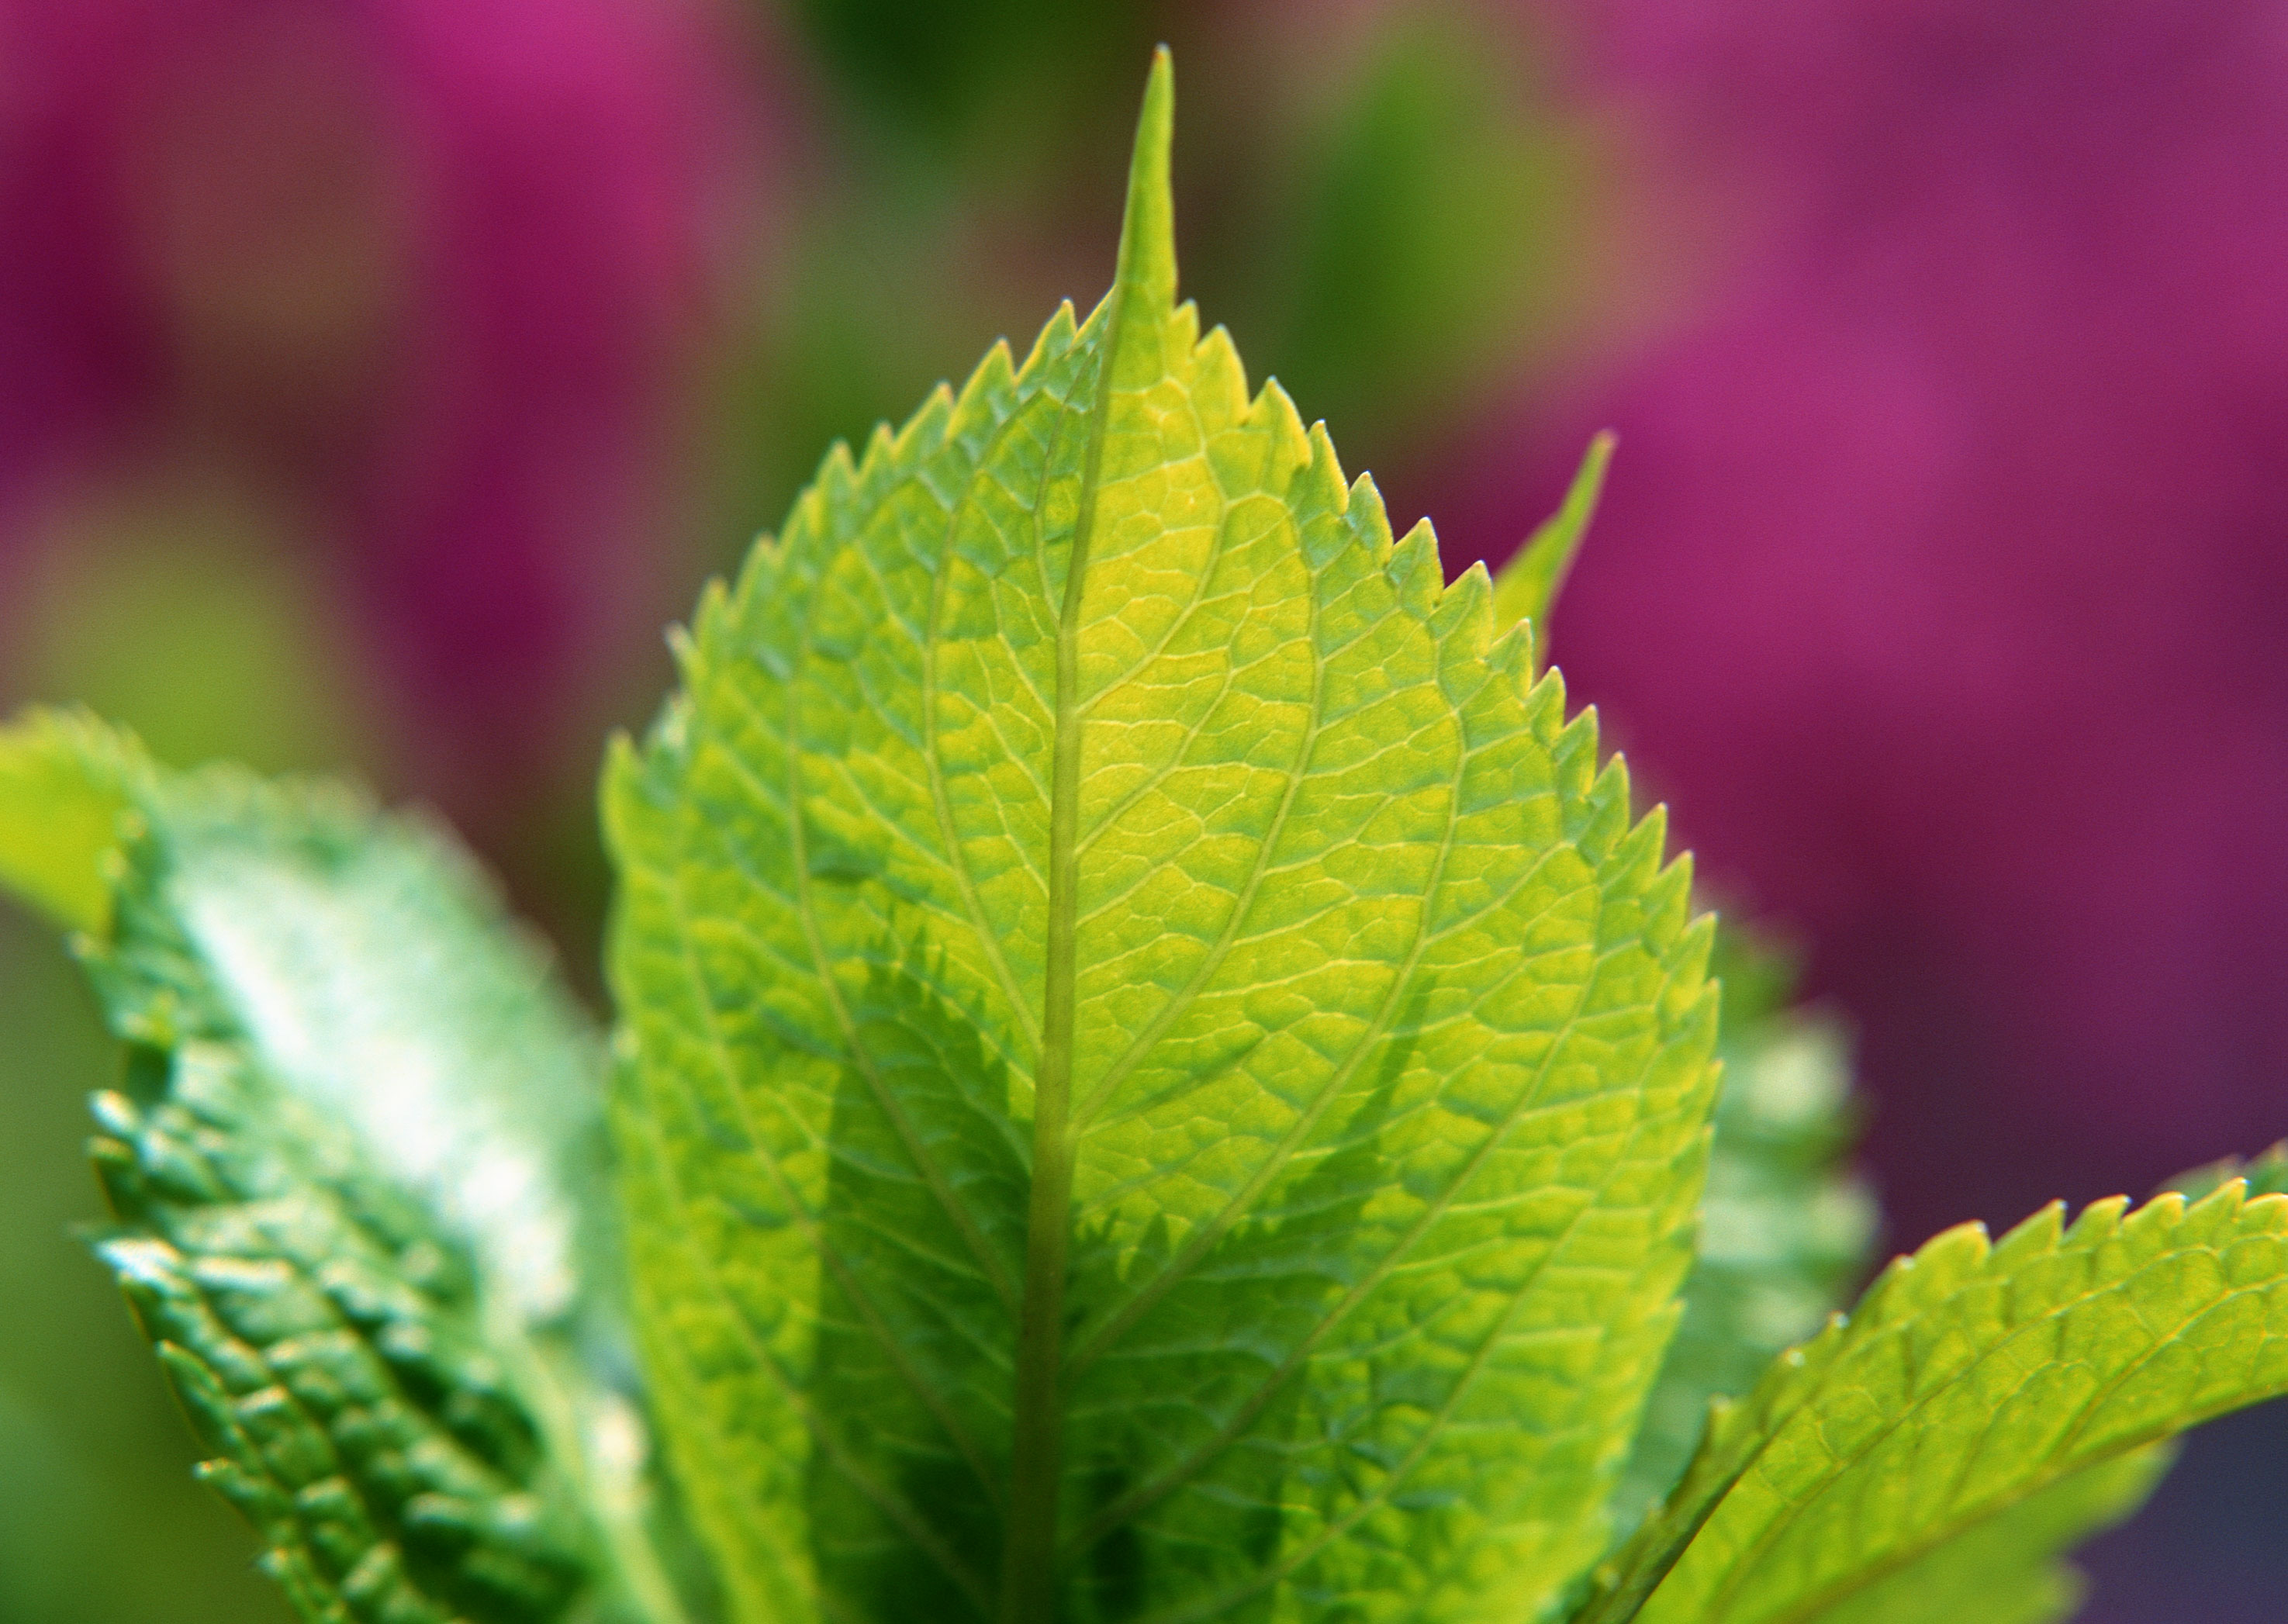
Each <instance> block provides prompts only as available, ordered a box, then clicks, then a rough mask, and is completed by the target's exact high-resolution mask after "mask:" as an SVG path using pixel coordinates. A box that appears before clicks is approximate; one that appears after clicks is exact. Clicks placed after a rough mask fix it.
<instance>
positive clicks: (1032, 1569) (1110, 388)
mask: <svg viewBox="0 0 2288 1624" xmlns="http://www.w3.org/2000/svg"><path fill="white" fill-rule="evenodd" d="M1139 248H1140V244H1138V243H1135V242H1132V237H1131V234H1130V233H1129V232H1125V231H1124V233H1123V234H1122V242H1121V253H1120V267H1119V272H1118V274H1117V276H1116V280H1115V281H1114V284H1113V290H1112V294H1111V297H1109V299H1108V301H1107V305H1108V307H1107V309H1106V311H1105V313H1104V329H1103V334H1102V337H1101V338H1100V341H1099V344H1098V348H1097V373H1096V377H1095V379H1094V380H1093V382H1094V388H1093V390H1092V400H1091V401H1090V411H1089V420H1088V440H1087V444H1086V446H1085V448H1084V450H1083V453H1082V458H1081V484H1080V492H1079V498H1080V499H1079V507H1078V511H1077V512H1076V515H1075V519H1074V524H1073V539H1072V548H1071V551H1070V552H1069V554H1068V555H1067V558H1066V563H1065V590H1064V601H1063V603H1062V604H1061V606H1060V607H1059V613H1058V616H1057V645H1056V661H1057V668H1056V700H1055V704H1056V712H1055V724H1054V731H1053V742H1052V745H1051V767H1050V791H1049V908H1048V912H1049V919H1048V931H1047V939H1046V942H1045V951H1044V953H1043V955H1042V956H1043V962H1042V974H1041V1028H1040V1030H1041V1040H1040V1045H1041V1046H1040V1057H1041V1061H1040V1068H1039V1070H1038V1071H1037V1073H1035V1074H1034V1086H1033V1166H1032V1186H1031V1192H1030V1197H1029V1202H1028V1207H1027V1215H1026V1225H1025V1274H1024V1284H1023V1287H1022V1295H1021V1307H1020V1310H1019V1318H1018V1327H1017V1351H1016V1359H1015V1361H1014V1363H1015V1367H1016V1374H1015V1383H1014V1392H1013V1395H1012V1398H1011V1404H1010V1412H1011V1427H1010V1435H1011V1436H1010V1462H1009V1496H1008V1506H1009V1512H1008V1520H1007V1523H1006V1525H1005V1528H1004V1531H1003V1538H1002V1576H1001V1617H1002V1620H1003V1621H1004V1624H1052V1620H1053V1618H1054V1614H1055V1608H1056V1550H1057V1505H1058V1500H1059V1498H1060V1492H1061V1487H1062V1483H1061V1479H1062V1475H1063V1431H1064V1401H1063V1394H1062V1392H1061V1387H1062V1382H1061V1381H1060V1380H1059V1376H1060V1367H1061V1365H1062V1363H1063V1359H1064V1312H1065V1311H1064V1295H1065V1275H1066V1266H1067V1253H1068V1250H1069V1242H1070V1240H1071V1229H1072V1185H1073V1161H1074V1152H1075V1140H1074V1137H1073V1133H1072V1129H1071V1115H1072V1093H1073V1089H1072V1081H1073V1060H1074V1047H1075V1046H1074V1036H1073V1034H1074V1026H1075V1021H1076V1016H1077V1012H1078V1011H1077V1005H1078V998H1077V993H1076V987H1077V980H1078V964H1079V955H1078V952H1077V948H1076V940H1075V938H1076V931H1077V924H1078V916H1079V897H1078V889H1079V878H1080V873H1079V868H1080V865H1079V851H1078V833H1079V826H1080V755H1081V749H1080V746H1081V727H1082V725H1083V717H1082V715H1081V696H1080V616H1081V604H1082V600H1083V598H1084V594H1085V591H1086V587H1087V581H1088V566H1089V557H1090V553H1091V551H1092V546H1093V543H1094V542H1095V539H1096V538H1095V530H1096V519H1097V505H1098V500H1099V497H1100V494H1101V489H1102V484H1103V475H1104V441H1105V430H1106V426H1107V422H1108V418H1109V417H1110V415H1111V405H1112V396H1113V392H1114V387H1115V380H1116V376H1117V374H1118V372H1119V366H1120V351H1121V340H1122V339H1123V337H1125V335H1126V332H1127V329H1128V325H1129V322H1130V320H1131V317H1132V309H1133V306H1134V305H1135V304H1136V303H1137V301H1138V299H1139V298H1140V297H1143V296H1144V294H1145V292H1146V289H1144V288H1143V287H1142V286H1140V278H1139V276H1138V274H1137V271H1136V265H1135V263H1134V261H1135V258H1136V257H1137V251H1138V250H1139ZM1066 412H1067V414H1068V415H1069V412H1070V408H1069V407H1068V408H1066ZM1054 472H1055V469H1054V464H1053V463H1045V464H1044V465H1043V467H1042V471H1041V485H1040V487H1039V488H1038V489H1037V491H1036V492H1035V493H1034V497H1033V503H1034V513H1035V517H1036V519H1038V516H1039V513H1040V511H1041V508H1042V506H1043V504H1044V503H1045V501H1046V499H1047V495H1048V490H1049V485H1050V481H1051V479H1053V475H1054ZM1042 563H1043V564H1044V566H1045V563H1046V560H1045V559H1043V560H1042Z"/></svg>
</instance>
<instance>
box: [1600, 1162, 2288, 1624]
mask: <svg viewBox="0 0 2288 1624" xmlns="http://www.w3.org/2000/svg"><path fill="white" fill-rule="evenodd" d="M2126 1205H2127V1203H2126V1202H2125V1201H2123V1200H2111V1201H2102V1202H2099V1203H2097V1204H2095V1205H2093V1206H2092V1207H2090V1208H2087V1209H2085V1211H2084V1212H2083V1214H2082V1215H2081V1216H2080V1217H2079V1218H2078V1219H2077V1220H2076V1222H2075V1223H2074V1224H2073V1225H2072V1226H2071V1227H2070V1229H2069V1228H2066V1227H2064V1225H2063V1221H2062V1216H2061V1212H2060V1209H2059V1208H2050V1209H2048V1210H2046V1211H2045V1212H2043V1213H2041V1214H2038V1215H2037V1216H2035V1217H2033V1218H2030V1219H2029V1220H2027V1222H2026V1223H2024V1224H2022V1225H2020V1226H2019V1227H2018V1228H2017V1229H2016V1230H2014V1231H2013V1232H2011V1234H2010V1235H2009V1236H2008V1237H2007V1238H2006V1239H2005V1240H2002V1241H2001V1242H2000V1243H1999V1244H1998V1245H1990V1243H1989V1242H1988V1241H1987V1240H1986V1238H1985V1235H1984V1232H1982V1231H1981V1230H1979V1229H1978V1228H1977V1227H1976V1226H1974V1225H1966V1226H1964V1227H1963V1228H1960V1229H1957V1230H1950V1231H1949V1232H1947V1233H1945V1234H1943V1235H1942V1236H1940V1237H1939V1238H1938V1239H1936V1240H1933V1241H1931V1242H1930V1243H1929V1244H1928V1245H1927V1246H1925V1247H1924V1248H1922V1250H1921V1251H1920V1252H1919V1253H1917V1254H1916V1255H1915V1256H1913V1257H1912V1258H1903V1259H1901V1260H1899V1261H1898V1262H1897V1263H1895V1264H1893V1265H1892V1266H1891V1268H1890V1269H1889V1270H1887V1271H1886V1272H1885V1274H1884V1275H1883V1277H1882V1279H1879V1281H1878V1282H1877V1283H1876V1285H1875V1286H1874V1287H1872V1288H1871V1290H1870V1291H1869V1293H1868V1294H1867V1296H1866V1297H1865V1298H1864V1299H1863V1302H1862V1303H1861V1304H1860V1306H1859V1307H1858V1309H1857V1310H1856V1311H1855V1312H1854V1314H1853V1315H1852V1317H1851V1319H1849V1320H1848V1321H1847V1322H1846V1323H1839V1324H1838V1325H1836V1326H1835V1327H1831V1329H1829V1330H1828V1331H1826V1332H1824V1333H1823V1334H1822V1335H1820V1336H1819V1337H1818V1338H1817V1339H1816V1340H1815V1341H1814V1342H1812V1343H1809V1344H1807V1346H1806V1347H1805V1348H1804V1349H1803V1350H1801V1351H1799V1352H1798V1353H1794V1354H1791V1355H1789V1356H1788V1357H1787V1358H1786V1359H1784V1360H1783V1361H1782V1362H1781V1364H1780V1365H1779V1366H1778V1367H1775V1369H1774V1371H1773V1372H1772V1374H1770V1375H1768V1377H1767V1378H1766V1380H1765V1381H1764V1382H1763V1383H1762V1384H1760V1386H1759V1388H1758V1389H1757V1390H1756V1392H1755V1393H1754V1394H1753V1395H1752V1397H1751V1398H1749V1400H1748V1401H1747V1402H1746V1403H1745V1404H1744V1405H1743V1406H1740V1407H1739V1408H1738V1409H1737V1410H1736V1411H1734V1412H1732V1413H1731V1414H1728V1416H1727V1417H1726V1418H1725V1419H1724V1421H1723V1422H1721V1423H1720V1425H1719V1427H1718V1428H1717V1429H1716V1431H1715V1434H1714V1436H1713V1438H1712V1442H1711V1444H1710V1446H1709V1447H1708V1448H1706V1449H1705V1450H1704V1452H1703V1453H1702V1454H1701V1456H1700V1457H1699V1458H1698V1459H1697V1460H1696V1462H1694V1464H1693V1467H1692V1469H1691V1470H1690V1471H1689V1472H1688V1474H1687V1475H1686V1477H1685V1480H1684V1483H1683V1485H1681V1486H1680V1489H1679V1490H1678V1492H1677V1494H1676V1495H1675V1497H1674V1498H1673V1500H1672V1502H1671V1504H1670V1506H1669V1507H1668V1508H1667V1509H1665V1510H1664V1512H1663V1513H1662V1515H1661V1516H1659V1517H1656V1518H1654V1519H1653V1520H1652V1521H1651V1522H1650V1523H1648V1525H1646V1527H1645V1529H1644V1530H1643V1531H1642V1532H1641V1533H1640V1535H1639V1536H1638V1539H1637V1541H1635V1542H1634V1543H1633V1546H1632V1547H1631V1549H1630V1550H1629V1551H1628V1552H1627V1553H1625V1557H1624V1558H1623V1560H1622V1562H1621V1564H1620V1570H1619V1571H1620V1576H1621V1583H1620V1585H1619V1586H1618V1588H1616V1590H1615V1591H1614V1592H1613V1593H1612V1594H1611V1595H1610V1596H1607V1597H1606V1598H1604V1600H1603V1601H1602V1602H1601V1603H1600V1604H1594V1605H1593V1606H1592V1607H1591V1608H1590V1610H1589V1611H1588V1612H1587V1613H1586V1614H1585V1618H1586V1619H1589V1620H1597V1621H1598V1624H1603V1620H1608V1619H1623V1618H1629V1617H1635V1618H1637V1619H1639V1620H1641V1624H1809V1621H1811V1620H1819V1621H1821V1624H1828V1621H1829V1620H1835V1619H1849V1620H1860V1619H1861V1618H1863V1617H1865V1618H1884V1619H1888V1618H1892V1617H1900V1618H1919V1617H1920V1616H1922V1615H1920V1614H1919V1613H1914V1612H1873V1613H1865V1614H1863V1613H1861V1612H1855V1611H1851V1610H1850V1609H1851V1608H1852V1607H1853V1606H1855V1605H1863V1604H1861V1603H1856V1602H1855V1597H1860V1596H1863V1595H1865V1594H1867V1593H1868V1592H1869V1591H1870V1589H1871V1588H1879V1589H1882V1590H1884V1591H1890V1590H1892V1589H1894V1588H1903V1580H1902V1582H1901V1586H1899V1587H1894V1586H1890V1585H1887V1584H1886V1583H1885V1581H1886V1580H1887V1579H1888V1578H1890V1577H1891V1576H1893V1575H1895V1574H1900V1573H1903V1570H1906V1569H1907V1568H1908V1567H1909V1566H1910V1565H1914V1564H1918V1563H1919V1562H1922V1561H1924V1560H1925V1559H1927V1557H1929V1556H1930V1553H1933V1552H1935V1551H1938V1550H1941V1549H1942V1548H1944V1547H1946V1546H1947V1545H1948V1543H1949V1542H1950V1541H1955V1540H1958V1539H1961V1538H1965V1537H1971V1536H1973V1535H1974V1531H1977V1530H1979V1529H1980V1527H1981V1525H1982V1524H1984V1523H1986V1522H1987V1520H1988V1519H1989V1518H1993V1517H2002V1516H2005V1515H2007V1514H2011V1513H2012V1509H2013V1508H2014V1507H2020V1506H2022V1505H2023V1504H2025V1503H2027V1502H2028V1501H2029V1500H2030V1497H2032V1496H2035V1495H2038V1494H2040V1493H2042V1492H2043V1491H2045V1490H2046V1489H2049V1488H2050V1487H2051V1486H2052V1485H2057V1484H2060V1483H2062V1482H2066V1481H2069V1480H2071V1479H2073V1478H2074V1477H2077V1476H2078V1475H2082V1474H2085V1473H2090V1472H2093V1471H2102V1470H2108V1469H2109V1463H2110V1462H2116V1461H2117V1460H2118V1459H2119V1458H2120V1457H2122V1456H2124V1455H2125V1454H2130V1453H2132V1452H2134V1451H2138V1450H2141V1449H2144V1448H2146V1447H2147V1446H2150V1445H2153V1444H2155V1443H2157V1442H2159V1441H2160V1440H2162V1439H2164V1438H2167V1437H2169V1436H2170V1435H2172V1434H2173V1433H2175V1432H2177V1431H2180V1430H2182V1429H2184V1428H2186V1427H2189V1426H2191V1425H2194V1424H2196V1423H2197V1422H2201V1421H2204V1420H2206V1419H2208V1418H2210V1417H2211V1416H2213V1415H2217V1414H2222V1413H2223V1412H2225V1411H2227V1410H2230V1409H2234V1408H2237V1407H2239V1406H2243V1405H2246V1404H2252V1403H2254V1402H2257V1401H2258V1400H2260V1399H2263V1398H2269V1397H2272V1396H2274V1395H2276V1394H2277V1393H2280V1392H2282V1391H2284V1390H2288V1200H2284V1199H2282V1198H2279V1197H2274V1196H2268V1197H2264V1198H2260V1199H2258V1200H2247V1199H2245V1197H2244V1191H2243V1187H2242V1186H2241V1185H2239V1184H2230V1185H2228V1186H2226V1187H2225V1188H2223V1189H2221V1190H2220V1191H2218V1192H2216V1193H2215V1194H2213V1195H2212V1196H2210V1197H2208V1198H2206V1199H2205V1200H2202V1201H2200V1202H2199V1203H2197V1204H2196V1205H2193V1206H2190V1207H2188V1206H2187V1205H2186V1203H2185V1202H2184V1200H2183V1199H2182V1198H2181V1197H2178V1196H2174V1195H2171V1196H2164V1197H2162V1198H2160V1199H2158V1200H2154V1201H2153V1202H2151V1203H2149V1205H2147V1206H2146V1207H2144V1208H2141V1209H2139V1210H2138V1211H2136V1212H2134V1213H2130V1214H2127V1216H2125V1208H2126ZM2122 1470H2123V1471H2127V1470H2129V1469H2122ZM2114 1488H2115V1489H2117V1490H2118V1491H2119V1493H2113V1492H2112V1491H2109V1490H2107V1489H2105V1488H2104V1487H2103V1486H2102V1485H2095V1486H2092V1487H2091V1488H2090V1489H2089V1490H2088V1493H2089V1495H2090V1496H2091V1499H2090V1500H2089V1501H2085V1504H2086V1505H2088V1506H2090V1507H2091V1508H2093V1509H2091V1510H2090V1512H2089V1515H2088V1516H2087V1517H2083V1518H2082V1519H2081V1521H2082V1523H2087V1522H2091V1521H2099V1520H2102V1519H2103V1517H2105V1516H2106V1515H2109V1511H2108V1507H2109V1506H2111V1507H2118V1506H2120V1505H2121V1504H2122V1503H2124V1501H2125V1500H2126V1499H2127V1498H2128V1497H2129V1496H2130V1495H2131V1494H2132V1493H2133V1490H2132V1489H2131V1488H2129V1487H2125V1486H2123V1484H2122V1482H2121V1481H2119V1480H2117V1481H2115V1483H2114ZM2064 1498H2065V1499H2066V1500H2067V1501H2069V1502H2070V1501H2071V1500H2072V1498H2073V1496H2072V1495H2071V1494H2070V1493H2067V1494H2066V1495H2065V1496H2064ZM1703 1518H1704V1519H1705V1520H1704V1522H1703V1521H1702V1519H1703ZM2065 1522H2066V1526H2065V1528H2064V1531H2063V1532H2062V1533H2057V1535H2056V1538H2057V1539H2058V1541H2060V1542H2062V1541H2063V1540H2064V1539H2066V1538H2069V1537H2070V1535H2071V1534H2072V1533H2074V1532H2077V1529H2078V1526H2079V1525H2077V1524H2076V1523H2075V1522H2074V1519H2073V1518H2070V1517H2069V1518H2067V1519H2065ZM1695 1529H1696V1532H1695ZM1975 1537H1977V1538H1980V1539H1985V1538H1987V1537H1988V1536H1986V1535H1984V1534H1982V1533H1981V1534H1976V1535H1975ZM1686 1540H1688V1541H1689V1542H1688V1544H1686V1545H1685V1546H1684V1549H1683V1550H1682V1554H1681V1557H1680V1558H1678V1559H1677V1560H1676V1561H1675V1565H1674V1566H1673V1568H1672V1569H1670V1570H1668V1572H1667V1573H1666V1577H1665V1579H1664V1580H1659V1582H1658V1586H1657V1588H1656V1589H1654V1590H1653V1591H1652V1593H1651V1596H1650V1599H1649V1600H1648V1601H1647V1602H1645V1603H1644V1604H1643V1605H1642V1608H1641V1612H1632V1610H1631V1606H1630V1604H1629V1600H1628V1598H1629V1596H1631V1594H1632V1593H1633V1591H1634V1590H1636V1589H1637V1588H1640V1586H1641V1583H1643V1582H1649V1581H1652V1580H1658V1579H1659V1575H1660V1573H1661V1569H1662V1565H1663V1564H1664V1562H1665V1561H1667V1560H1668V1559H1669V1557H1671V1556H1672V1554H1673V1553H1674V1551H1675V1549H1676V1547H1677V1545H1678V1543H1679V1542H1680V1541H1686ZM2053 1549H2055V1546H2054V1545H2050V1546H2042V1545H2039V1544H2038V1545H2037V1546H2036V1547H2035V1548H2033V1549H2029V1550H2026V1551H2025V1552H2024V1553H2023V1555H2024V1557H2025V1564H2024V1565H2025V1570H2026V1572H2027V1573H2035V1572H2036V1571H2037V1565H2038V1562H2039V1561H2040V1559H2042V1558H2044V1557H2047V1556H2048V1555H2049V1554H2050V1551H2051V1550H2053ZM1943 1568H1944V1564H1943V1562H1941V1563H1939V1564H1938V1565H1937V1566H1936V1567H1935V1568H1934V1569H1930V1570H1926V1571H1943ZM2035 1616H2038V1614H2037V1615H2035Z"/></svg>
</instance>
